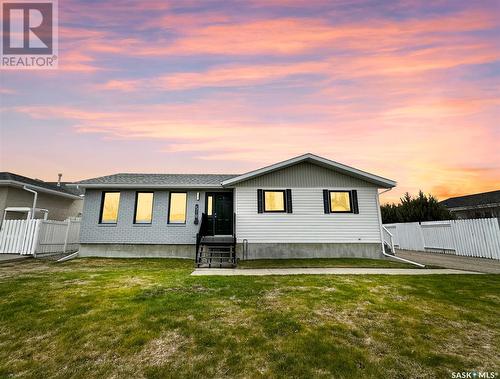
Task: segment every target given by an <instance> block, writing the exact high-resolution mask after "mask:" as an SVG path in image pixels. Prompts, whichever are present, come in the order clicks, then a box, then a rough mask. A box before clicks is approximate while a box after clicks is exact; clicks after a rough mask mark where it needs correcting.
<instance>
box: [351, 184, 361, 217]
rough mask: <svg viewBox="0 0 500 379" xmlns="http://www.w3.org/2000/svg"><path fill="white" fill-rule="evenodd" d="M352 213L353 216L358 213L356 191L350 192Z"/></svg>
mask: <svg viewBox="0 0 500 379" xmlns="http://www.w3.org/2000/svg"><path fill="white" fill-rule="evenodd" d="M351 194H352V212H353V213H355V214H358V213H359V207H358V191H356V190H352V191H351Z"/></svg>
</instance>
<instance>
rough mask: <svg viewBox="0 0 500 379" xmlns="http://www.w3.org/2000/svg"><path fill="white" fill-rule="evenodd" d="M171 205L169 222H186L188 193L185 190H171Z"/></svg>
mask: <svg viewBox="0 0 500 379" xmlns="http://www.w3.org/2000/svg"><path fill="white" fill-rule="evenodd" d="M169 204H170V207H169V210H168V223H169V224H185V223H186V205H187V193H185V192H170V202H169Z"/></svg>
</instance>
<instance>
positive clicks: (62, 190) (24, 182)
mask: <svg viewBox="0 0 500 379" xmlns="http://www.w3.org/2000/svg"><path fill="white" fill-rule="evenodd" d="M0 185H9V186H14V187H23V186H27V187H28V188H31V189H34V190H36V191H40V192H45V193H50V194H52V195H56V196H63V197H70V198H73V199H80V196H78V195H79V193H78V192H77V191H76V190H75V189H70V188H67V187H66V185H62V186H58V185H57V184H52V183H49V182H44V181H43V180H39V179H32V178H28V177H27V176H22V175H18V174H14V173H12V172H0Z"/></svg>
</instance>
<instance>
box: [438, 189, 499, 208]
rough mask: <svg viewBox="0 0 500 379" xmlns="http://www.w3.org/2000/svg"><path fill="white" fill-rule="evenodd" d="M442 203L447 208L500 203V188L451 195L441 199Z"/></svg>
mask: <svg viewBox="0 0 500 379" xmlns="http://www.w3.org/2000/svg"><path fill="white" fill-rule="evenodd" d="M441 204H443V205H444V206H446V207H447V208H462V207H477V206H481V205H487V204H500V190H498V191H490V192H482V193H476V194H473V195H465V196H457V197H451V198H449V199H446V200H443V201H441Z"/></svg>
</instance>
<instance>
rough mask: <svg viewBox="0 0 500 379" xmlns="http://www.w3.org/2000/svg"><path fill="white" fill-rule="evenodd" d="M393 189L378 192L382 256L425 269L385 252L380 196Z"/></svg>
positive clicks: (415, 263)
mask: <svg viewBox="0 0 500 379" xmlns="http://www.w3.org/2000/svg"><path fill="white" fill-rule="evenodd" d="M391 189H392V187H391V188H388V189H386V190H385V191H382V192H378V191H377V196H376V200H377V209H378V220H379V226H380V241H381V244H382V254H383V255H384V256H385V257H388V258H393V259H398V260H400V261H403V262H406V263H411V264H412V265H415V266H418V267H422V268H423V267H425V265H423V264H420V263H417V262H414V261H410V260H409V259H404V258H400V257H396V252H394V255H391V254H387V253H386V252H385V245H384V232H383V230H382V211H381V209H380V199H379V197H380V195H382V194H383V193H386V192H389V191H390V190H391Z"/></svg>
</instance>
